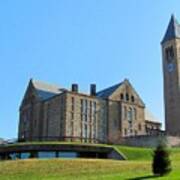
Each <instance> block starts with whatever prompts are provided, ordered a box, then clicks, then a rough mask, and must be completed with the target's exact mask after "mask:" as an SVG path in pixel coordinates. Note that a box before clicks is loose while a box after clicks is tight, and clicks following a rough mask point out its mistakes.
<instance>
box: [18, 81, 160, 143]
mask: <svg viewBox="0 0 180 180" xmlns="http://www.w3.org/2000/svg"><path fill="white" fill-rule="evenodd" d="M146 114H147V113H146V108H145V104H144V102H143V101H142V99H141V98H140V96H139V95H138V93H137V92H136V91H135V89H134V88H133V87H132V85H131V83H130V82H129V81H128V80H127V79H125V80H124V81H123V82H121V83H119V84H116V85H114V86H112V87H109V88H106V89H104V90H102V91H100V92H96V85H94V84H92V85H91V87H90V93H89V94H84V93H80V92H79V89H78V85H77V84H73V85H72V88H71V90H67V89H64V88H61V87H58V86H55V85H49V84H47V83H43V82H40V81H35V80H32V79H31V80H30V82H29V85H28V87H27V90H26V92H25V95H24V98H23V100H22V103H21V106H20V120H19V133H18V139H19V141H46V140H53V141H55V140H58V141H81V142H88V143H119V142H120V141H121V139H122V138H124V137H130V136H140V135H149V134H150V133H149V132H150V131H152V130H153V129H157V130H160V128H161V124H160V123H159V122H157V120H154V119H151V117H150V116H148V117H147V115H146ZM149 117H150V118H149ZM152 127H153V128H152Z"/></svg>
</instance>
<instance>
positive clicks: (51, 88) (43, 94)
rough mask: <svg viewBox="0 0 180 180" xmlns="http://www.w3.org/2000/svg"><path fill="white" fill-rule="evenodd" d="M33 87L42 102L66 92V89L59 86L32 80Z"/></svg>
mask: <svg viewBox="0 0 180 180" xmlns="http://www.w3.org/2000/svg"><path fill="white" fill-rule="evenodd" d="M31 82H32V85H33V87H34V88H35V90H36V93H37V95H38V96H39V97H40V98H41V99H42V100H47V99H49V98H51V97H53V96H55V95H57V94H61V93H62V92H64V89H62V88H60V87H59V86H57V85H52V84H47V83H44V82H42V81H37V80H31Z"/></svg>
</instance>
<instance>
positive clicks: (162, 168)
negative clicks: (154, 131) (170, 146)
mask: <svg viewBox="0 0 180 180" xmlns="http://www.w3.org/2000/svg"><path fill="white" fill-rule="evenodd" d="M152 169H153V173H154V175H158V176H163V175H165V174H168V173H169V172H170V171H171V161H170V158H169V151H168V150H167V148H166V146H165V145H162V144H160V145H158V147H157V148H156V149H155V151H154V156H153V164H152Z"/></svg>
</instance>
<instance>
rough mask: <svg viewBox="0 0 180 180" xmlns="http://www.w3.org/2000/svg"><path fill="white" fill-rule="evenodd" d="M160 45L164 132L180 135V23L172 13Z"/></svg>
mask: <svg viewBox="0 0 180 180" xmlns="http://www.w3.org/2000/svg"><path fill="white" fill-rule="evenodd" d="M161 46H162V61H163V75H164V103H165V126H166V133H167V135H171V136H180V25H179V23H178V21H177V20H176V19H175V17H174V16H173V15H172V17H171V19H170V22H169V25H168V28H167V31H166V33H165V36H164V38H163V40H162V42H161Z"/></svg>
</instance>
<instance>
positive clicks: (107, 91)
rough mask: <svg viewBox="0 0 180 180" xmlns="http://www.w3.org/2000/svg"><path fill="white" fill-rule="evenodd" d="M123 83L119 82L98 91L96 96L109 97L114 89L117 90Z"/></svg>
mask: <svg viewBox="0 0 180 180" xmlns="http://www.w3.org/2000/svg"><path fill="white" fill-rule="evenodd" d="M122 84H123V83H118V84H116V85H114V86H111V87H109V88H106V89H104V90H102V91H99V92H97V94H96V96H97V97H100V98H108V97H109V96H110V95H111V94H112V93H113V92H114V91H116V89H117V88H119V86H121V85H122Z"/></svg>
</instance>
